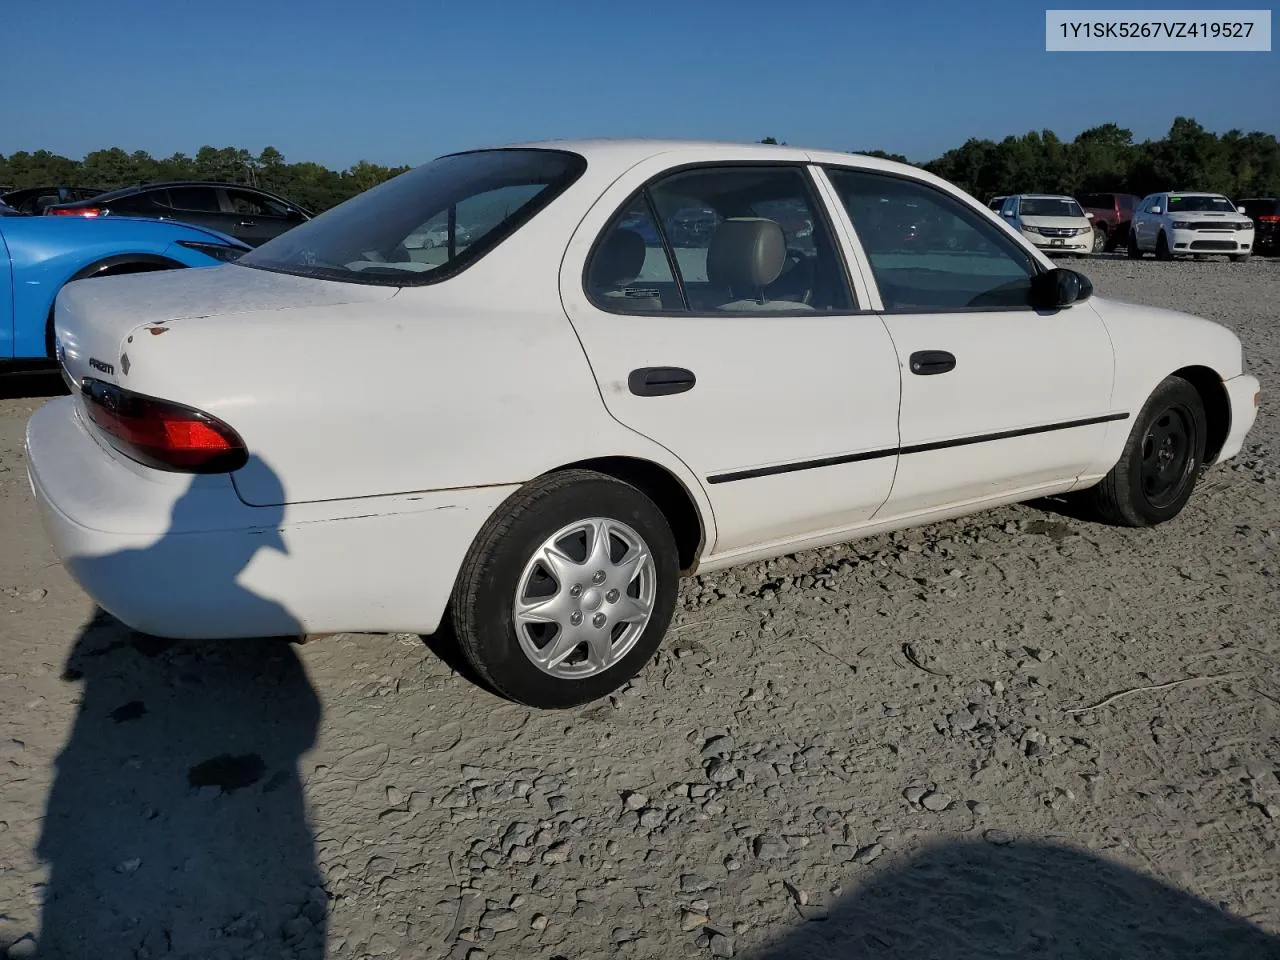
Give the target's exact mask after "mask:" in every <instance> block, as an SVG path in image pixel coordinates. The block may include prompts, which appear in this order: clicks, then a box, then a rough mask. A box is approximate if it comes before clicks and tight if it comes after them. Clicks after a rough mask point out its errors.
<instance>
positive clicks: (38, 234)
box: [0, 208, 251, 373]
mask: <svg viewBox="0 0 1280 960" xmlns="http://www.w3.org/2000/svg"><path fill="white" fill-rule="evenodd" d="M249 249H251V248H250V247H248V246H247V245H246V244H244V243H242V242H241V241H239V240H236V239H234V238H233V237H229V236H227V235H225V234H222V233H218V232H217V231H216V230H209V229H206V228H204V227H196V226H190V225H188V224H182V223H169V222H164V221H160V220H146V219H142V218H136V219H135V218H127V217H110V218H103V219H101V220H95V219H91V218H87V217H30V216H23V215H21V214H15V212H14V211H12V210H11V209H9V208H0V373H3V372H5V371H6V370H13V369H23V368H27V367H31V366H37V367H39V366H44V365H47V364H49V363H51V362H52V361H53V359H54V357H53V324H52V320H53V316H52V314H53V301H54V298H55V297H57V295H58V291H59V290H61V289H62V288H63V287H64V286H66V285H67V284H68V283H71V282H72V281H77V280H86V279H89V278H91V277H106V276H111V275H113V274H121V273H139V272H142V271H145V270H172V269H178V268H182V267H213V266H217V265H218V264H219V263H226V262H228V261H231V260H235V259H237V258H238V257H240V255H241V254H243V253H245V252H246V251H248V250H249Z"/></svg>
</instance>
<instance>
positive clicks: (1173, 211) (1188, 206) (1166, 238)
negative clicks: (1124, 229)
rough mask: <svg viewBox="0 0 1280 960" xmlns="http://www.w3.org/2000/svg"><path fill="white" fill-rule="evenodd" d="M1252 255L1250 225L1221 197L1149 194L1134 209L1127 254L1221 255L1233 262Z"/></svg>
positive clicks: (1241, 209) (1166, 256) (1169, 257)
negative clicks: (1223, 254)
mask: <svg viewBox="0 0 1280 960" xmlns="http://www.w3.org/2000/svg"><path fill="white" fill-rule="evenodd" d="M1252 252H1253V221H1252V220H1250V219H1249V218H1248V217H1247V216H1245V213H1244V207H1237V206H1236V205H1235V204H1234V203H1232V202H1231V201H1230V200H1228V199H1227V198H1226V197H1224V196H1223V195H1222V194H1220V193H1153V194H1151V195H1150V196H1148V197H1145V198H1144V199H1143V201H1142V203H1140V204H1138V209H1137V210H1135V211H1134V214H1133V223H1132V224H1131V225H1130V227H1129V256H1130V257H1132V258H1133V259H1134V260H1137V259H1139V258H1140V257H1141V256H1142V255H1143V254H1144V253H1154V254H1155V255H1156V257H1157V259H1160V260H1172V259H1173V258H1174V257H1175V256H1188V255H1196V254H1199V255H1203V254H1214V253H1225V254H1226V255H1227V256H1229V257H1230V258H1231V259H1232V260H1234V261H1236V262H1237V263H1243V262H1244V261H1245V260H1248V259H1249V255H1250V254H1251V253H1252Z"/></svg>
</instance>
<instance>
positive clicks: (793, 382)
mask: <svg viewBox="0 0 1280 960" xmlns="http://www.w3.org/2000/svg"><path fill="white" fill-rule="evenodd" d="M690 208H697V209H704V210H706V211H708V213H707V217H708V222H707V224H706V229H705V230H703V229H699V230H696V231H690V230H681V231H677V232H678V234H679V235H678V236H674V237H673V230H672V226H673V224H674V223H675V222H676V215H677V214H678V213H680V212H681V211H684V210H688V209H690ZM921 222H927V223H929V224H931V227H930V229H928V230H914V231H913V230H908V229H904V225H905V226H906V227H910V225H911V224H918V223H921ZM439 223H444V224H445V225H446V231H447V233H449V236H447V237H446V242H445V243H444V244H443V245H441V246H439V247H426V248H423V247H414V248H409V247H407V246H406V245H405V244H404V243H403V242H402V241H403V240H404V239H405V238H406V237H410V236H414V235H418V234H421V233H422V232H423V230H424V225H427V224H430V225H432V226H433V227H434V225H436V224H439ZM784 224H785V225H786V226H784ZM788 229H790V230H795V231H799V230H802V229H804V230H805V231H806V232H807V234H808V235H807V236H805V237H804V238H803V242H798V241H797V237H796V236H792V235H789V234H788ZM464 230H466V231H467V233H466V234H465V235H464V234H463V233H462V231H464ZM55 329H56V334H57V350H58V354H59V357H60V359H61V362H62V365H63V369H64V372H65V375H66V377H67V379H68V381H69V384H70V386H71V388H72V395H71V396H68V397H63V398H58V399H55V400H53V401H51V402H49V403H47V404H46V405H45V406H43V407H42V408H41V409H40V410H38V411H37V412H36V413H35V414H34V415H33V417H32V418H31V421H30V424H29V428H28V433H27V453H28V464H29V471H30V478H31V483H32V487H33V489H34V491H35V494H36V498H37V500H38V502H39V505H40V509H41V511H42V514H43V519H44V523H45V524H46V529H47V530H48V533H49V535H50V537H51V539H52V540H53V542H54V544H55V546H56V549H57V552H58V554H59V556H60V557H61V558H62V560H63V562H64V564H65V565H66V567H67V568H68V569H69V571H70V572H71V574H72V575H73V576H74V577H75V578H76V579H77V580H78V581H79V583H80V584H82V585H83V587H84V589H85V590H86V591H87V592H88V593H89V594H90V596H91V597H92V598H93V599H94V600H95V601H97V602H98V604H99V605H100V606H101V607H103V608H104V609H105V610H107V611H108V612H110V613H111V614H113V615H115V616H116V617H117V618H119V619H120V620H122V621H123V622H124V623H126V624H128V625H129V626H131V627H133V628H135V629H137V630H139V631H143V632H147V633H152V634H159V635H166V636H170V637H179V638H247V637H255V636H265V635H276V636H278V635H303V634H317V633H333V632H339V631H352V632H398V631H406V632H417V633H432V632H434V631H436V630H437V629H438V628H440V627H441V626H442V624H443V623H445V622H448V623H449V624H450V625H451V626H452V629H453V630H454V631H455V633H456V635H457V639H458V642H459V644H460V647H461V649H462V651H463V652H464V653H465V654H466V656H467V657H468V658H469V659H470V660H471V662H472V663H473V664H474V666H475V667H476V669H477V671H478V673H479V674H480V675H481V676H482V677H483V678H485V679H486V680H487V681H488V682H489V683H490V684H491V685H492V686H493V687H494V688H495V689H496V690H497V691H499V692H500V693H502V694H504V695H505V696H507V697H509V698H511V699H514V700H517V701H520V702H523V703H525V704H529V705H534V706H538V707H566V706H570V705H573V704H579V703H582V702H585V701H589V700H592V699H595V698H598V697H601V696H603V695H605V694H607V693H608V692H610V691H612V690H614V689H615V688H617V687H618V686H619V685H621V684H623V683H625V682H626V681H627V680H628V679H629V678H630V677H632V676H633V675H634V674H635V673H637V671H639V670H640V669H642V667H643V666H644V664H645V663H646V661H648V660H649V659H650V658H651V657H653V655H654V652H655V650H656V648H657V647H658V644H659V643H660V641H661V639H662V637H663V634H664V632H665V631H666V630H667V627H668V624H669V621H670V619H671V616H672V613H673V609H674V605H675V602H676V594H677V586H678V582H679V577H680V575H681V574H690V573H692V572H694V571H698V572H708V571H713V570H717V569H720V568H723V567H728V566H731V565H734V564H741V563H744V562H748V561H754V560H759V559H762V558H767V557H773V556H777V555H782V554H787V553H791V552H794V551H797V550H801V549H806V548H811V547H819V546H823V545H827V544H833V543H838V542H842V541H847V540H851V539H854V538H857V537H861V536H866V535H870V534H877V533H882V532H885V531H888V530H896V529H900V528H904V527H909V526H915V525H919V524H926V523H932V522H935V521H939V520H943V519H946V518H949V517H957V516H960V515H964V514H970V513H973V512H975V511H979V510H983V509H986V508H989V507H994V506H996V505H999V504H1007V503H1012V502H1015V501H1024V500H1028V499H1032V498H1036V497H1042V496H1047V495H1052V494H1068V493H1070V494H1078V495H1079V496H1080V497H1081V498H1082V499H1084V500H1086V501H1087V502H1088V503H1090V504H1092V505H1093V507H1094V508H1095V510H1096V512H1097V514H1098V515H1099V517H1101V518H1103V519H1105V520H1108V521H1110V522H1114V523H1119V524H1127V525H1131V526H1152V525H1155V524H1159V523H1162V522H1164V521H1167V520H1170V519H1171V518H1173V517H1174V516H1175V515H1177V514H1178V512H1179V511H1180V510H1182V508H1183V506H1184V505H1185V504H1186V502H1187V499H1188V497H1190V496H1191V493H1192V488H1193V487H1194V485H1195V483H1196V479H1197V477H1198V476H1199V475H1200V472H1201V469H1202V467H1203V466H1204V465H1205V464H1211V463H1217V462H1220V461H1222V460H1225V459H1227V458H1228V457H1232V456H1235V455H1236V454H1237V453H1238V451H1239V450H1240V449H1241V444H1242V442H1243V441H1244V438H1245V435H1246V433H1247V432H1248V431H1249V429H1250V428H1251V426H1252V425H1253V422H1254V418H1255V415H1256V406H1257V403H1258V389H1259V384H1258V380H1257V379H1255V378H1254V377H1253V376H1251V375H1249V374H1248V373H1246V372H1245V369H1244V362H1243V357H1242V353H1241V345H1240V341H1239V340H1238V339H1237V338H1236V336H1235V335H1233V334H1232V333H1231V332H1230V331H1228V330H1227V329H1225V328H1223V327H1222V326H1219V325H1218V324H1215V323H1211V322H1209V321H1207V320H1203V319H1199V318H1197V317H1193V316H1188V315H1186V314H1182V313H1177V312H1173V311H1168V310H1159V309H1155V308H1151V307H1144V306H1136V305H1131V304H1126V303H1120V302H1115V301H1110V300H1104V299H1102V298H1100V297H1097V296H1093V295H1092V286H1091V285H1090V283H1089V281H1088V280H1087V279H1086V278H1085V277H1084V276H1082V275H1081V274H1079V273H1077V272H1075V271H1072V270H1068V269H1062V268H1056V267H1055V266H1054V264H1053V263H1052V262H1051V261H1049V260H1048V259H1047V258H1045V257H1044V256H1043V255H1042V254H1041V253H1040V252H1038V251H1037V250H1036V249H1035V247H1034V246H1032V245H1031V244H1030V243H1029V242H1027V241H1026V240H1025V239H1024V238H1022V237H1020V236H1017V235H1015V234H1013V233H1012V232H1011V231H1009V230H1008V229H1007V228H1006V227H1005V226H1004V225H1003V224H1002V223H1001V221H1000V218H999V217H998V215H997V214H996V213H994V212H992V211H990V210H988V209H987V208H986V207H985V206H984V205H983V204H982V203H980V202H979V201H977V200H975V199H974V198H972V197H970V196H968V195H966V194H964V193H963V192H961V191H960V190H958V189H957V188H955V187H954V186H952V185H950V184H948V183H946V182H944V181H942V180H940V179H938V178H937V177H934V176H932V175H930V174H928V173H925V172H923V171H921V170H919V169H916V168H913V167H910V166H906V165H901V164H897V163H893V162H890V161H885V160H879V159H873V158H868V157H861V156H855V155H850V154H846V153H827V152H819V151H810V150H804V149H798V148H794V147H785V146H772V145H735V144H707V143H681V142H652V141H598V142H596V141H592V142H555V143H545V144H530V145H524V146H514V147H506V148H501V149H486V150H476V151H470V152H464V153H458V154H454V155H450V156H445V157H441V158H439V159H437V160H435V161H432V162H430V163H427V164H426V165H424V166H422V167H419V168H417V169H415V170H412V171H410V172H408V173H405V174H402V175H401V176H398V177H396V178H395V179H393V180H391V181H389V182H388V183H386V184H383V185H381V186H379V187H377V188H375V189H373V190H370V191H368V192H367V193H364V194H362V195H360V196H358V197H356V198H354V199H353V200H350V201H348V202H346V203H344V204H342V205H341V206H339V207H337V208H335V209H333V210H331V211H329V212H327V213H325V214H323V215H322V216H319V217H317V218H316V219H314V220H312V221H310V222H309V223H306V224H303V225H301V226H299V227H297V228H295V229H294V230H291V231H289V232H288V233H286V234H284V235H282V236H280V237H279V238H277V239H275V240H272V241H271V242H269V243H266V244H264V245H263V246H261V247H259V248H257V249H256V250H255V251H253V252H251V253H248V254H246V255H245V256H244V257H243V258H241V259H240V260H239V261H238V262H236V263H230V264H227V265H225V266H219V267H214V268H207V269H203V270H187V271H172V272H167V273H160V274H148V275H142V276H124V277H114V278H107V279H105V280H101V279H99V280H94V281H93V282H91V283H74V284H71V285H69V286H67V287H66V288H65V289H64V290H63V291H62V293H61V294H60V295H59V297H58V301H57V305H56V317H55Z"/></svg>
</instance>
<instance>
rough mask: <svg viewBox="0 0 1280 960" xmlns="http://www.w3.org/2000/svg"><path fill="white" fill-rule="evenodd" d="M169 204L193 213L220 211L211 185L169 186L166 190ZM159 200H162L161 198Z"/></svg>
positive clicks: (216, 194)
mask: <svg viewBox="0 0 1280 960" xmlns="http://www.w3.org/2000/svg"><path fill="white" fill-rule="evenodd" d="M168 194H169V205H170V206H171V207H173V208H174V209H175V210H190V211H192V212H194V213H220V212H221V207H219V205H218V192H217V191H216V190H214V189H213V188H212V187H170V188H169V190H168ZM158 199H161V202H163V198H158Z"/></svg>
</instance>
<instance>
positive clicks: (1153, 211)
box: [1151, 207, 1164, 217]
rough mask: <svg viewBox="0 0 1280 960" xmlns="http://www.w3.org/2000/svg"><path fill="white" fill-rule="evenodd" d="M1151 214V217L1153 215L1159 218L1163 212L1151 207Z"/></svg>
mask: <svg viewBox="0 0 1280 960" xmlns="http://www.w3.org/2000/svg"><path fill="white" fill-rule="evenodd" d="M1151 213H1152V215H1154V216H1157V217H1158V216H1160V214H1162V213H1164V211H1163V210H1161V209H1160V208H1159V207H1152V208H1151Z"/></svg>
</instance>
